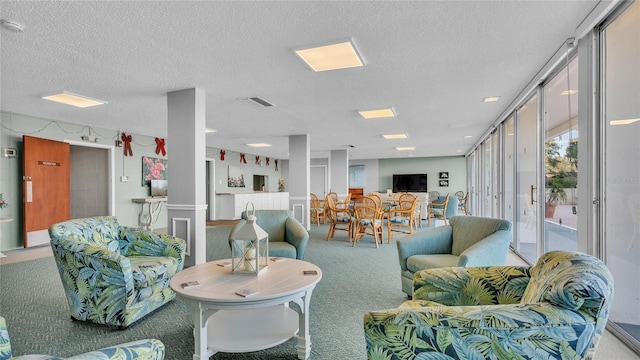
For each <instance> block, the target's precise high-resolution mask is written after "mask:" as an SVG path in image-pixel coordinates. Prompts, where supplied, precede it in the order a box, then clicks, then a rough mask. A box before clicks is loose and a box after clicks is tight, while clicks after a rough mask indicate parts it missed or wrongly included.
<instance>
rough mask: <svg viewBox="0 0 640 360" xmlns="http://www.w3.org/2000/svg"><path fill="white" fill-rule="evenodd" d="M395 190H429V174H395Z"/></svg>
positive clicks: (395, 191)
mask: <svg viewBox="0 0 640 360" xmlns="http://www.w3.org/2000/svg"><path fill="white" fill-rule="evenodd" d="M393 192H394V193H397V192H427V174H393Z"/></svg>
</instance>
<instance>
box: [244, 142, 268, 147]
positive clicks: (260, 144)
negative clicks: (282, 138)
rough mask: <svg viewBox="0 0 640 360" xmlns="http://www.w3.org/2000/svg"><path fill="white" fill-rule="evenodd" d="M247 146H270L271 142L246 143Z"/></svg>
mask: <svg viewBox="0 0 640 360" xmlns="http://www.w3.org/2000/svg"><path fill="white" fill-rule="evenodd" d="M247 146H251V147H269V146H271V144H267V143H253V144H247Z"/></svg>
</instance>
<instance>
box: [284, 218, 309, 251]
mask: <svg viewBox="0 0 640 360" xmlns="http://www.w3.org/2000/svg"><path fill="white" fill-rule="evenodd" d="M284 228H285V235H284V240H285V241H286V242H288V243H289V244H291V245H293V246H295V247H296V258H297V259H298V260H304V252H305V250H306V248H307V242H308V241H309V233H308V232H307V229H305V228H304V226H303V225H302V224H301V223H300V222H299V221H298V220H296V219H295V218H293V217H289V218H287V221H286V222H285V226H284Z"/></svg>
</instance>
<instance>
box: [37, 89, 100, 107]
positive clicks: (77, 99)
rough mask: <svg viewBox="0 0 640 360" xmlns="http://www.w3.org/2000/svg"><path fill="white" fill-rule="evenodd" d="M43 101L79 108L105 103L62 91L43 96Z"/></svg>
mask: <svg viewBox="0 0 640 360" xmlns="http://www.w3.org/2000/svg"><path fill="white" fill-rule="evenodd" d="M42 98H43V99H46V100H51V101H55V102H59V103H62V104H66V105H71V106H75V107H79V108H86V107H90V106H96V105H103V104H106V103H107V102H106V101H103V100H98V99H92V98H90V97H86V96H83V95H78V94H73V93H70V92H67V91H63V92H61V93H59V94H54V95H49V96H43V97H42Z"/></svg>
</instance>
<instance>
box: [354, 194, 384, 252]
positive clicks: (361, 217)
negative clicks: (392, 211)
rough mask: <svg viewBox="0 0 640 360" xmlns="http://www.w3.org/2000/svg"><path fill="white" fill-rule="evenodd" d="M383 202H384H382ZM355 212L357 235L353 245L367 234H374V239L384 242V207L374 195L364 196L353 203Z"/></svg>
mask: <svg viewBox="0 0 640 360" xmlns="http://www.w3.org/2000/svg"><path fill="white" fill-rule="evenodd" d="M380 203H382V202H380ZM353 211H354V214H355V236H354V238H353V246H356V243H357V242H358V240H360V238H362V237H363V236H365V235H371V236H373V241H375V243H376V248H377V247H378V243H380V244H382V207H381V206H380V205H378V203H377V202H376V200H375V197H374V196H362V197H359V198H358V199H356V200H355V202H354V204H353Z"/></svg>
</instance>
